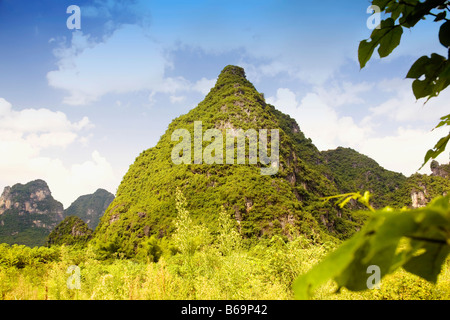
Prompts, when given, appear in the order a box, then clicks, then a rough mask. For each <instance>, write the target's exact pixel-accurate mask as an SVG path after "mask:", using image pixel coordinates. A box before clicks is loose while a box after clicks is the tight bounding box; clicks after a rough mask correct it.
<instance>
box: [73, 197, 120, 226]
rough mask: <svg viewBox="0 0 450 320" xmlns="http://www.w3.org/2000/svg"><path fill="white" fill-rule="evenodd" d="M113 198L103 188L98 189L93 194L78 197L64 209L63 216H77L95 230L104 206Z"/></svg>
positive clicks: (106, 206)
mask: <svg viewBox="0 0 450 320" xmlns="http://www.w3.org/2000/svg"><path fill="white" fill-rule="evenodd" d="M113 200H114V195H113V194H112V193H110V192H108V191H106V190H104V189H98V190H97V191H95V192H94V193H93V194H87V195H83V196H80V197H78V199H77V200H75V201H74V202H73V203H72V204H71V205H70V206H69V207H68V208H67V209H66V210H64V215H65V216H77V217H79V218H81V219H82V220H83V221H84V222H86V223H87V225H88V226H89V228H91V229H92V230H95V228H96V227H97V225H98V223H99V221H100V218H101V217H102V216H103V213H104V212H105V210H106V208H108V206H109V204H110V203H111V202H112V201H113Z"/></svg>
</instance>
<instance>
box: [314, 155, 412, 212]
mask: <svg viewBox="0 0 450 320" xmlns="http://www.w3.org/2000/svg"><path fill="white" fill-rule="evenodd" d="M322 155H323V157H324V158H325V162H326V164H327V165H328V166H329V168H330V170H331V171H332V172H333V176H334V179H335V183H336V185H337V187H338V190H339V192H340V193H348V192H357V191H359V192H361V193H364V191H369V192H370V193H371V194H372V197H371V203H372V205H373V206H374V207H378V208H380V207H385V206H387V205H389V204H390V203H389V201H390V194H391V193H392V192H394V191H396V190H397V189H400V188H402V187H403V186H404V185H405V183H406V177H405V176H404V175H403V174H401V173H397V172H393V171H389V170H386V169H384V168H383V167H382V166H380V165H379V164H378V163H377V162H376V161H375V160H373V159H371V158H369V157H367V156H365V155H363V154H361V153H359V152H357V151H355V150H353V149H351V148H342V147H339V148H337V149H335V150H328V151H323V152H322Z"/></svg>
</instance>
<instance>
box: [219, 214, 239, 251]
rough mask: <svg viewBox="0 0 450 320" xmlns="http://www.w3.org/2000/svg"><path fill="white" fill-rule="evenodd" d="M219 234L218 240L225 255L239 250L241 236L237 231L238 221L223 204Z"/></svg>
mask: <svg viewBox="0 0 450 320" xmlns="http://www.w3.org/2000/svg"><path fill="white" fill-rule="evenodd" d="M218 222H219V235H218V236H217V242H218V246H219V250H220V252H222V254H223V255H225V256H227V255H230V254H231V253H232V252H233V251H237V250H239V249H240V247H241V236H240V234H239V232H238V231H237V224H236V221H235V220H234V219H233V218H231V217H230V216H229V215H228V214H227V212H226V210H225V208H224V207H223V206H222V208H221V210H220V212H219V219H218Z"/></svg>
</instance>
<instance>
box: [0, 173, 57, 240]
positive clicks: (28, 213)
mask: <svg viewBox="0 0 450 320" xmlns="http://www.w3.org/2000/svg"><path fill="white" fill-rule="evenodd" d="M62 219H63V205H62V204H61V203H60V202H59V201H56V200H55V199H54V198H53V197H52V195H51V192H50V188H49V187H48V185H47V183H46V182H45V181H44V180H41V179H38V180H34V181H30V182H28V183H26V184H21V183H17V184H15V185H13V186H12V187H5V189H4V190H3V193H2V195H1V197H0V242H6V243H10V244H13V243H18V244H26V245H30V246H34V245H42V244H44V242H45V237H46V236H47V235H48V233H49V232H50V231H51V230H52V229H53V228H54V227H55V226H56V225H57V224H58V223H59V222H60V221H62Z"/></svg>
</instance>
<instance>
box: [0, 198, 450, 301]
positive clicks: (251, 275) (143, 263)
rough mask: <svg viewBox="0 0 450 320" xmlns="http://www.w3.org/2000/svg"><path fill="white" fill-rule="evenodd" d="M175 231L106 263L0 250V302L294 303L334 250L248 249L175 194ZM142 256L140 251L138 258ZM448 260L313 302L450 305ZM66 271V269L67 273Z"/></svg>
mask: <svg viewBox="0 0 450 320" xmlns="http://www.w3.org/2000/svg"><path fill="white" fill-rule="evenodd" d="M176 194H177V197H176V199H177V201H176V204H175V205H176V207H177V216H176V218H175V221H174V225H175V232H174V234H173V236H172V237H171V238H170V239H165V240H162V239H160V240H157V239H156V238H151V239H152V240H150V241H149V243H148V244H147V246H146V249H145V250H144V251H145V254H141V255H140V256H139V257H138V256H136V257H134V258H133V259H120V258H119V257H115V258H106V259H105V257H104V256H103V255H102V253H101V252H100V251H99V250H98V249H97V248H96V247H95V246H93V245H92V244H88V245H87V246H85V247H83V248H81V247H76V246H75V247H74V246H52V247H50V248H46V247H35V248H29V247H26V246H20V245H13V246H9V245H6V244H2V245H0V296H1V298H2V299H293V298H294V294H293V291H292V284H293V282H294V280H295V279H296V278H297V276H298V275H301V274H305V273H306V272H307V271H309V270H311V267H312V266H313V265H315V264H317V263H318V262H319V261H321V260H322V259H323V258H324V257H325V256H326V254H327V253H329V252H332V251H334V250H335V249H336V247H337V244H336V243H333V242H325V243H323V244H322V245H317V243H314V242H313V241H312V240H309V239H307V238H306V237H304V236H302V235H298V236H296V237H295V238H293V239H292V240H291V241H288V242H286V241H284V240H283V239H282V238H281V237H280V236H274V237H272V238H271V239H261V240H260V241H258V243H257V244H256V245H254V246H251V247H248V246H246V244H245V243H243V242H242V240H240V237H237V236H236V235H237V230H238V229H237V224H236V222H235V220H234V219H231V218H230V217H229V216H228V215H227V214H226V213H225V211H223V210H219V212H217V215H218V216H219V219H217V225H216V228H215V230H214V231H212V230H209V229H207V228H205V227H204V226H202V225H199V224H197V223H195V222H194V221H193V220H192V217H191V215H190V212H189V211H188V210H187V209H186V207H187V203H186V200H185V198H184V196H183V195H182V194H181V192H180V191H178V192H176ZM141 253H143V252H141ZM449 264H450V261H448V260H447V262H446V266H447V267H446V268H445V269H443V272H442V273H441V274H440V275H439V279H438V281H437V283H436V284H430V283H429V282H427V281H425V280H423V279H421V278H419V277H417V276H414V275H411V274H410V273H407V272H405V271H404V270H398V271H396V272H395V273H393V274H391V275H389V276H387V277H385V278H384V280H383V285H382V286H381V288H380V289H379V290H366V291H362V292H350V291H348V290H345V289H343V290H341V292H340V293H334V291H335V289H336V284H335V283H334V282H331V281H329V282H326V283H325V284H324V285H323V286H321V287H320V288H319V289H318V290H316V291H315V293H314V295H313V298H314V299H449V298H450V268H448V266H449ZM73 265H76V266H78V267H79V268H80V273H79V276H80V284H81V287H80V289H69V287H68V285H67V283H68V281H70V277H71V276H73V274H72V273H70V272H69V273H68V269H69V267H70V266H73ZM69 270H70V269H69Z"/></svg>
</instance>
